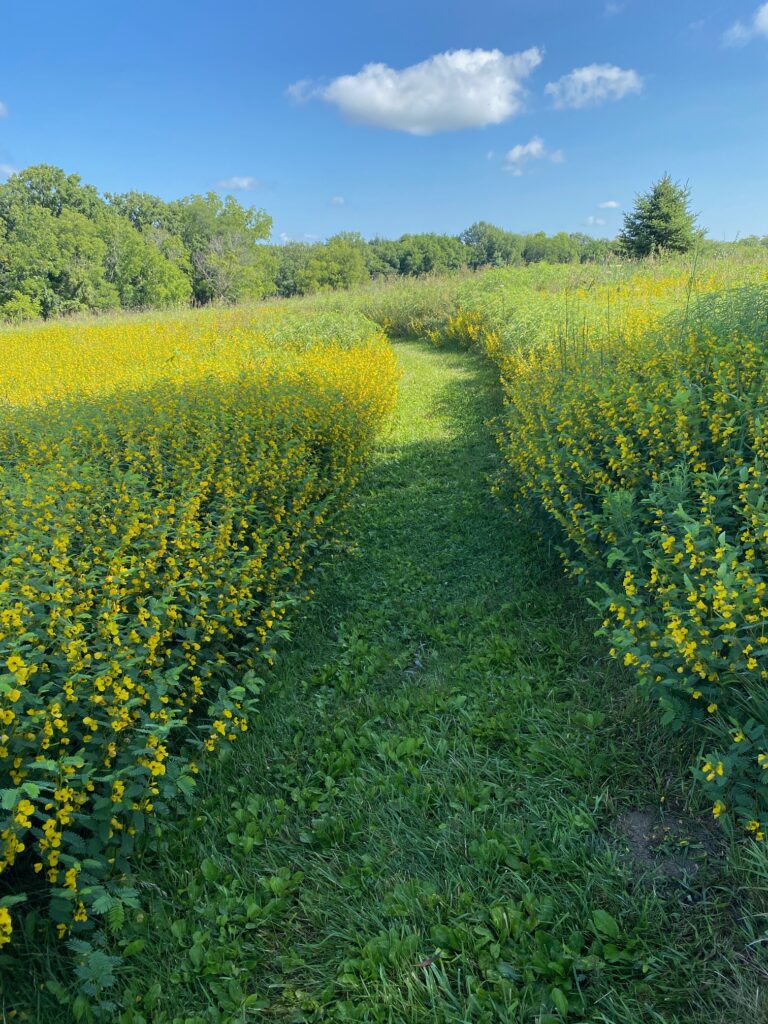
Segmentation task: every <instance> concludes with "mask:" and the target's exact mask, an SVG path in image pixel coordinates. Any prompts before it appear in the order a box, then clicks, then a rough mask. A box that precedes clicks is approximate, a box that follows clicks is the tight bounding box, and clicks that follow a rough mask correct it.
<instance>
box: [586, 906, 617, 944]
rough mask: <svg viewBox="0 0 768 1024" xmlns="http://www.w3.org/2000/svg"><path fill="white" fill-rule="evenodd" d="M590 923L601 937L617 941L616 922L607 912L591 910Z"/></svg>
mask: <svg viewBox="0 0 768 1024" xmlns="http://www.w3.org/2000/svg"><path fill="white" fill-rule="evenodd" d="M592 921H593V923H594V925H595V928H596V929H597V931H598V932H599V933H600V934H601V935H607V936H608V938H609V939H617V938H618V937H619V925H618V922H617V921H616V918H615V917H612V916H611V915H610V914H609V913H608V911H607V910H593V911H592Z"/></svg>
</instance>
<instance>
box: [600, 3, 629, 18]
mask: <svg viewBox="0 0 768 1024" xmlns="http://www.w3.org/2000/svg"><path fill="white" fill-rule="evenodd" d="M626 6H627V5H626V4H621V3H613V2H611V0H609V2H608V3H606V5H605V7H604V8H603V10H604V11H605V13H606V16H607V17H609V18H613V17H615V16H616V15H617V14H622V13H623V11H624V8H625V7H626Z"/></svg>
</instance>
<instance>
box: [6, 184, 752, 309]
mask: <svg viewBox="0 0 768 1024" xmlns="http://www.w3.org/2000/svg"><path fill="white" fill-rule="evenodd" d="M271 230H272V219H271V217H270V216H269V215H268V214H267V213H266V212H265V211H264V210H262V209H257V208H255V207H250V206H244V205H242V204H241V203H239V202H238V201H237V199H235V198H234V197H233V196H221V195H219V194H218V193H216V192H208V193H206V194H205V195H191V196H186V197H184V198H182V199H175V200H172V201H170V202H168V201H166V200H164V199H161V198H160V197H159V196H154V195H151V194H149V193H146V192H138V191H131V192H124V193H106V194H104V195H101V194H100V193H99V192H98V190H97V189H96V188H94V186H93V185H88V184H85V183H83V182H82V181H81V179H80V177H79V176H78V175H77V174H67V173H66V172H65V171H63V170H61V169H60V168H58V167H53V166H50V165H48V164H39V165H37V166H34V167H28V168H27V169H26V170H24V171H19V172H18V173H16V174H13V175H11V177H9V178H8V180H7V181H6V182H5V183H3V184H0V320H23V319H27V318H30V317H38V316H43V317H50V316H56V315H60V314H66V313H73V312H80V311H86V310H93V311H101V310H110V309H117V308H124V309H140V308H147V307H155V306H170V305H178V304H185V303H190V302H194V303H198V304H202V303H208V302H225V303H228V302H240V301H243V300H248V299H262V298H264V297H266V296H268V295H279V296H291V295H304V294H310V293H313V292H317V291H323V290H327V289H335V288H350V287H352V286H354V285H358V284H361V283H364V282H365V281H368V280H371V279H375V278H387V277H393V276H407V277H416V276H421V275H424V274H438V273H445V272H450V271H456V270H461V269H469V270H476V269H479V268H482V267H502V266H525V265H527V264H530V263H539V262H545V263H587V262H593V261H602V260H605V259H609V258H613V257H616V256H619V255H630V256H633V257H640V256H648V255H652V254H655V253H658V252H663V251H669V252H684V251H685V250H686V249H689V248H690V247H691V246H692V245H694V244H695V243H696V241H697V240H698V239H700V238H701V237H702V232H700V231H699V230H698V228H697V227H696V223H695V217H694V216H693V214H692V213H691V212H690V206H689V189H688V187H687V186H681V185H679V184H676V183H675V182H673V181H672V180H671V178H670V177H669V175H665V176H664V177H663V178H661V179H660V180H659V181H657V182H656V183H655V184H654V185H653V187H652V188H651V190H650V191H649V192H648V193H645V194H643V195H640V196H638V197H637V200H636V203H635V208H634V209H633V210H632V212H631V213H628V214H627V215H626V217H625V219H624V229H623V231H622V233H621V235H620V237H619V239H617V240H616V241H610V240H608V239H601V238H593V237H592V236H590V235H586V234H583V233H578V232H577V233H572V234H567V233H565V232H559V233H558V234H555V235H547V234H545V233H544V232H543V231H540V232H535V233H518V232H513V231H507V230H505V229H504V228H501V227H498V226H497V225H495V224H490V223H488V222H487V221H478V222H477V223H475V224H472V225H471V226H470V227H468V228H467V229H466V230H465V231H463V232H462V233H461V234H460V235H450V234H437V233H434V232H425V233H409V234H405V235H401V236H400V237H399V238H397V239H387V238H373V239H371V240H369V241H368V240H366V239H364V238H363V237H362V236H361V235H359V234H357V233H356V232H342V233H340V234H336V235H333V236H331V237H330V238H328V239H327V240H326V241H318V242H312V243H311V244H310V243H305V242H287V243H283V244H279V245H275V244H272V243H270V241H269V239H270V232H271ZM739 244H740V245H748V244H749V245H759V244H765V240H762V241H761V240H760V239H756V238H755V239H744V240H743V241H742V242H741V243H739Z"/></svg>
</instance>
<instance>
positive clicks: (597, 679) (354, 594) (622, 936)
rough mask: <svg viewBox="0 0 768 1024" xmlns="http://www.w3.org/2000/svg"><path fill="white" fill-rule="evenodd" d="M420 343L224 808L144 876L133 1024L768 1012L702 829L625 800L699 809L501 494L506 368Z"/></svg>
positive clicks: (126, 1002)
mask: <svg viewBox="0 0 768 1024" xmlns="http://www.w3.org/2000/svg"><path fill="white" fill-rule="evenodd" d="M398 352H399V355H400V359H401V362H402V366H403V370H404V380H403V385H402V400H401V404H400V409H399V413H398V417H397V420H396V423H395V424H394V427H393V431H392V433H391V434H390V435H389V436H388V437H387V438H386V439H385V440H384V442H383V443H382V444H381V446H380V450H379V452H378V454H377V458H376V462H375V464H374V466H373V468H372V470H371V472H370V475H369V477H368V479H367V481H366V482H365V484H364V486H363V488H362V493H361V497H360V499H359V501H358V502H357V504H356V507H355V509H354V512H353V516H352V536H353V538H354V540H355V542H356V545H357V554H356V555H355V556H353V557H351V558H345V559H340V560H339V563H338V564H337V565H335V566H334V567H332V568H331V569H330V570H329V571H328V572H327V574H326V576H325V578H324V580H323V582H322V584H321V587H320V593H319V594H318V597H317V600H316V602H315V603H314V605H313V606H312V607H311V608H310V609H309V610H308V611H307V613H306V615H305V616H304V618H303V619H302V620H301V621H297V622H296V623H295V634H296V639H295V642H294V643H293V644H292V645H291V649H290V650H289V651H288V652H287V653H286V655H285V656H284V658H283V659H282V661H281V663H280V664H279V665H278V667H277V668H276V670H275V672H274V675H273V677H272V678H271V679H270V680H269V683H268V687H267V691H266V692H265V698H264V705H263V715H262V718H261V719H260V721H258V722H256V723H255V724H254V727H253V729H252V732H251V733H250V734H249V736H248V737H247V738H246V739H244V740H243V742H242V743H241V744H240V745H239V747H238V748H237V749H236V751H235V752H234V754H233V755H232V757H231V758H230V760H229V761H228V762H226V763H225V764H223V765H220V766H217V767H214V768H213V769H211V770H210V772H209V773H208V775H207V776H206V777H205V778H202V779H201V782H200V786H199V789H198V792H197V794H196V797H195V811H196V815H197V816H196V817H195V818H192V819H187V820H183V821H181V822H180V823H177V825H176V826H175V831H174V829H173V828H172V829H171V830H170V831H167V832H166V834H165V837H164V842H165V844H166V845H165V846H164V848H163V849H162V851H161V856H160V858H159V860H155V861H148V862H147V863H146V864H145V865H143V866H142V868H141V871H142V875H143V877H144V878H145V880H146V881H147V886H146V888H145V890H144V893H143V899H144V901H145V905H146V907H147V913H146V915H143V917H142V920H141V921H139V922H136V921H130V922H129V923H128V925H127V930H124V931H123V932H122V933H121V934H120V935H119V937H117V938H116V939H115V943H116V945H125V943H127V942H129V941H133V940H135V939H136V938H137V937H139V938H143V939H144V940H145V941H146V944H145V945H144V946H143V949H141V950H137V951H136V952H134V953H133V955H132V956H131V957H130V958H129V960H128V962H127V964H128V966H127V967H126V968H125V969H124V970H123V971H122V972H121V974H120V975H119V978H118V981H117V984H116V986H115V989H114V990H113V991H114V992H115V993H119V994H117V1001H118V1002H119V1003H120V1004H121V1006H124V1007H132V1009H131V1010H130V1012H126V1013H125V1015H124V1016H123V1017H122V1018H120V1019H122V1020H124V1021H131V1022H140V1021H146V1022H151V1024H164V1022H170V1021H174V1022H179V1024H180V1022H189V1024H192V1022H194V1024H202V1022H205V1024H210V1022H227V1024H230V1022H236V1021H250V1020H254V1021H255V1020H265V1021H269V1020H276V1021H290V1022H310V1021H366V1022H374V1021H375V1022H388V1024H410V1022H413V1024H416V1022H419V1024H420V1022H434V1024H449V1022H450V1024H453V1022H455V1024H463V1022H488V1024H490V1022H517V1021H520V1022H523V1021H525V1022H534V1021H538V1022H541V1024H546V1022H548V1021H560V1020H564V1019H565V1020H568V1021H574V1022H591V1024H597V1022H603V1024H608V1022H610V1024H641V1022H657V1024H661V1022H666V1024H671V1022H680V1024H682V1022H685V1024H693V1022H702V1024H703V1022H705V1021H706V1022H707V1024H718V1022H723V1024H724V1022H725V1021H729V1022H736V1021H740V1020H742V1019H743V1020H746V1019H750V1018H749V1017H748V1016H747V1008H748V1006H751V1005H753V1004H751V1003H750V1002H749V1001H750V1000H751V999H753V987H752V984H751V981H750V980H749V977H748V976H746V975H744V976H743V978H742V981H741V982H740V983H737V982H736V981H734V980H733V976H732V969H731V967H730V960H731V956H732V949H731V943H732V941H733V938H732V935H733V932H734V923H733V922H734V920H735V919H736V918H737V917H738V913H737V911H736V910H735V909H734V908H733V906H732V905H731V904H732V899H730V898H726V896H725V893H726V892H727V887H728V886H731V887H733V884H734V883H733V881H732V880H730V881H729V880H728V878H727V877H726V875H725V868H724V866H723V862H722V861H721V860H720V858H719V854H718V850H717V849H716V847H715V845H713V844H712V843H711V842H710V841H709V840H708V839H707V836H706V833H704V832H702V831H701V829H700V828H698V827H694V826H693V824H692V823H691V822H690V821H689V819H686V822H688V823H687V824H685V825H683V826H680V825H677V824H676V822H677V819H676V818H675V819H670V823H671V824H672V826H673V827H672V830H671V831H670V832H667V833H664V832H663V830H662V829H661V827H660V830H659V832H658V835H657V838H659V842H658V843H656V844H655V845H654V844H651V843H648V842H647V839H648V837H647V829H646V831H645V833H643V829H644V828H645V826H646V825H648V826H650V816H649V817H648V818H644V817H642V816H641V815H639V814H638V815H635V816H633V817H630V818H621V815H622V814H623V813H624V814H626V812H627V811H630V810H635V811H638V810H646V809H650V810H651V811H652V812H653V813H656V812H654V808H655V809H656V811H658V808H659V806H660V800H662V798H665V799H666V801H667V804H666V806H669V805H670V803H674V801H675V800H677V799H678V798H679V794H676V793H675V792H673V791H670V790H668V789H665V787H666V786H667V783H666V782H665V773H666V772H669V777H670V778H671V777H674V775H675V774H676V773H677V772H679V771H681V768H680V767H679V766H678V765H677V764H676V762H675V755H674V752H673V751H672V752H670V751H669V750H668V749H667V751H666V752H665V753H661V747H662V745H666V746H667V747H668V738H664V739H663V740H660V739H659V737H658V735H657V734H656V733H655V732H654V730H653V728H652V726H651V725H650V720H651V719H650V716H649V715H648V714H647V712H646V710H645V708H644V707H643V706H642V705H641V704H638V702H637V700H636V698H635V697H634V695H633V692H632V691H631V690H630V689H629V688H628V686H627V685H626V684H625V682H624V681H623V679H622V678H621V673H620V671H619V670H617V669H616V668H615V666H613V665H612V664H611V663H609V662H608V661H607V660H606V658H605V657H604V652H603V650H602V647H601V646H600V645H599V644H596V643H595V641H594V640H593V639H592V631H593V628H594V623H592V622H591V621H585V620H588V619H589V616H588V615H587V614H586V609H587V605H586V602H585V600H584V598H583V596H582V595H581V594H579V593H576V592H574V588H573V587H572V586H571V585H570V584H569V583H567V582H565V581H563V579H562V578H561V572H560V569H559V566H558V564H557V562H556V560H555V559H554V558H552V557H551V556H550V555H549V554H548V553H547V551H545V550H542V548H541V546H540V545H539V543H538V541H537V539H536V537H535V535H534V534H533V533H532V532H531V531H530V530H529V529H528V527H527V526H526V524H524V523H520V522H517V521H514V520H513V519H512V518H511V517H506V516H505V515H504V514H503V512H502V510H501V508H500V507H499V505H498V503H497V502H496V500H495V499H494V498H493V497H492V496H491V495H490V493H489V489H488V485H487V481H486V476H487V474H488V473H489V472H491V471H492V470H493V467H494V460H495V458H496V455H495V447H494V443H493V441H492V438H491V437H490V436H489V433H488V430H487V428H486V426H485V425H484V421H485V420H486V419H487V418H488V417H489V416H493V415H494V414H495V413H496V412H498V409H497V408H496V404H495V403H496V401H497V397H496V396H497V391H496V388H495V386H494V381H493V376H492V373H491V371H490V370H489V369H488V368H487V367H486V366H485V365H484V364H482V363H481V362H479V361H477V360H476V359H475V358H474V357H472V356H471V355H468V354H466V353H453V352H436V351H433V350H430V349H429V348H428V347H426V346H425V345H421V344H418V343H415V342H409V343H401V344H399V345H398ZM617 822H618V823H619V824H617ZM621 822H624V824H623V825H622V824H621ZM641 833H643V834H641ZM665 836H666V839H664V837H665ZM628 843H629V844H631V845H632V846H633V848H634V854H635V855H634V857H633V856H631V855H628V854H627V845H628ZM681 844H682V846H681ZM686 844H687V849H688V850H689V853H688V856H687V857H684V856H683V855H682V853H681V852H680V851H681V849H682V847H683V846H686ZM139 945H141V943H135V944H134V947H133V948H134V949H136V947H138V946H139ZM716 986H717V988H716ZM739 986H740V987H739ZM737 990H738V991H737ZM735 993H736V994H735ZM737 997H738V998H740V999H742V1000H743V1003H742V1004H739V1005H736V1004H734V1003H733V1002H730V1005H726V1004H727V1003H728V1001H730V1000H733V999H734V998H737ZM754 1007H755V1009H757V1004H754ZM757 1012H759V1011H757ZM742 1013H743V1014H744V1016H741V1014H742ZM39 1019H41V1020H42V1019H47V1018H46V1017H45V1012H44V1011H43V1010H42V1008H41V1010H40V1018H39ZM50 1019H51V1020H61V1019H62V1018H61V1017H55V1016H51V1018H50ZM114 1019H117V1016H116V1017H115V1018H114ZM753 1019H758V1018H753Z"/></svg>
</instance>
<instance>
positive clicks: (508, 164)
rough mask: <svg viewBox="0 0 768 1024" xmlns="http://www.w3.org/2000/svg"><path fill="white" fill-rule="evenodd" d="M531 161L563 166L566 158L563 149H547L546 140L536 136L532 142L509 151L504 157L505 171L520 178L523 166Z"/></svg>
mask: <svg viewBox="0 0 768 1024" xmlns="http://www.w3.org/2000/svg"><path fill="white" fill-rule="evenodd" d="M530 160H551V161H552V163H555V164H561V163H562V162H563V160H565V156H564V155H563V151H562V149H554V150H550V149H547V147H546V146H545V145H544V140H543V139H540V138H539V136H538V135H536V136H534V137H533V138H532V139H531V141H530V142H526V143H518V144H517V145H516V146H513V147H512V149H510V150H509V152H508V153H507V155H506V156H505V157H504V169H505V170H507V171H509V173H510V174H513V175H514V176H515V177H516V178H519V177H520V175H521V174H522V173H523V166H524V165H525V164H527V163H528V162H529V161H530Z"/></svg>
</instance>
